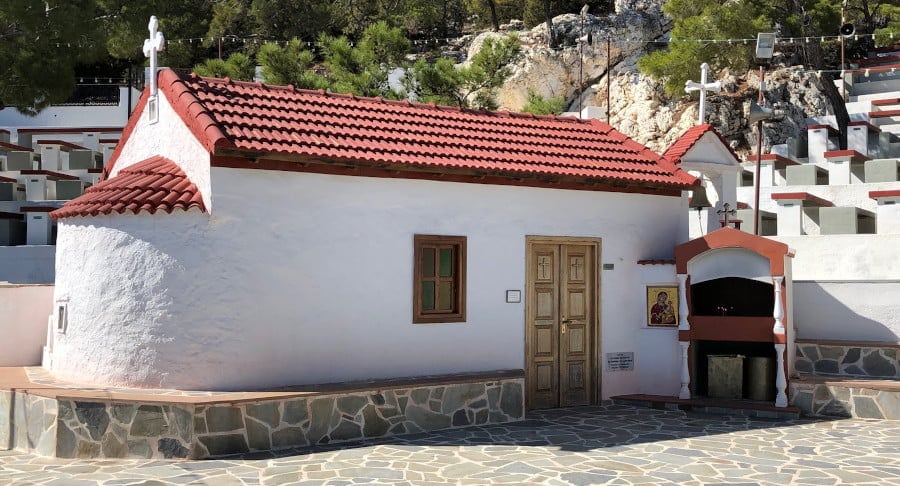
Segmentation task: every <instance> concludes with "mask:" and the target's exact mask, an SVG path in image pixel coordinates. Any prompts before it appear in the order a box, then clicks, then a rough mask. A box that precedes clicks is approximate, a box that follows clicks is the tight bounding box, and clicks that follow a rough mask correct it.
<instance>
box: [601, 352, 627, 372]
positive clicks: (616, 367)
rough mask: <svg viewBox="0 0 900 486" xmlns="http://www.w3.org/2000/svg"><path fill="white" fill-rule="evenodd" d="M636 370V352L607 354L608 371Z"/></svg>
mask: <svg viewBox="0 0 900 486" xmlns="http://www.w3.org/2000/svg"><path fill="white" fill-rule="evenodd" d="M632 370H634V352H631V351H629V352H627V353H606V371H632Z"/></svg>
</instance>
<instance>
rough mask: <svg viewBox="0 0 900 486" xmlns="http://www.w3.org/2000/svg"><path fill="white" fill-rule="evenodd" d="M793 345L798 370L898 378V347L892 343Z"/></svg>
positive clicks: (814, 373)
mask: <svg viewBox="0 0 900 486" xmlns="http://www.w3.org/2000/svg"><path fill="white" fill-rule="evenodd" d="M796 346H797V358H796V361H795V362H794V363H795V366H796V369H797V371H799V372H800V373H808V374H812V375H846V376H855V377H870V378H897V379H900V366H898V364H897V363H898V362H897V359H898V354H900V349H898V346H895V345H890V344H886V345H884V346H879V345H878V344H876V343H872V344H865V343H840V342H835V343H817V342H798V343H797V345H796Z"/></svg>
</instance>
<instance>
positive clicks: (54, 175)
mask: <svg viewBox="0 0 900 486" xmlns="http://www.w3.org/2000/svg"><path fill="white" fill-rule="evenodd" d="M19 174H21V175H23V176H28V175H42V176H47V179H49V180H51V181H57V180H65V181H77V180H78V176H73V175H69V174H63V173H61V172H53V171H52V170H20V171H19Z"/></svg>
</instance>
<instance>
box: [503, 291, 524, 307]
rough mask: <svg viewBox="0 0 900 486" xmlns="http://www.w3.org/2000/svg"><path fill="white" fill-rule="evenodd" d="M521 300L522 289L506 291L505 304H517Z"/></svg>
mask: <svg viewBox="0 0 900 486" xmlns="http://www.w3.org/2000/svg"><path fill="white" fill-rule="evenodd" d="M519 302H522V291H521V290H507V291H506V303H507V304H518V303H519Z"/></svg>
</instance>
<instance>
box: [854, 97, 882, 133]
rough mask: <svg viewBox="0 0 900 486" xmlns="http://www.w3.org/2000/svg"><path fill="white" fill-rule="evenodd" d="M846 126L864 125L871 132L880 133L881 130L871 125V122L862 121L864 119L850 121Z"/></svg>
mask: <svg viewBox="0 0 900 486" xmlns="http://www.w3.org/2000/svg"><path fill="white" fill-rule="evenodd" d="M873 103H874V102H873ZM847 126H848V127H866V128H868V129H869V131H870V132H872V133H880V132H881V129H880V128H878V127H876V126H875V125H872V124H871V123H869V122H867V121H864V120H860V121H853V122H850V123H848V124H847Z"/></svg>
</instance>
